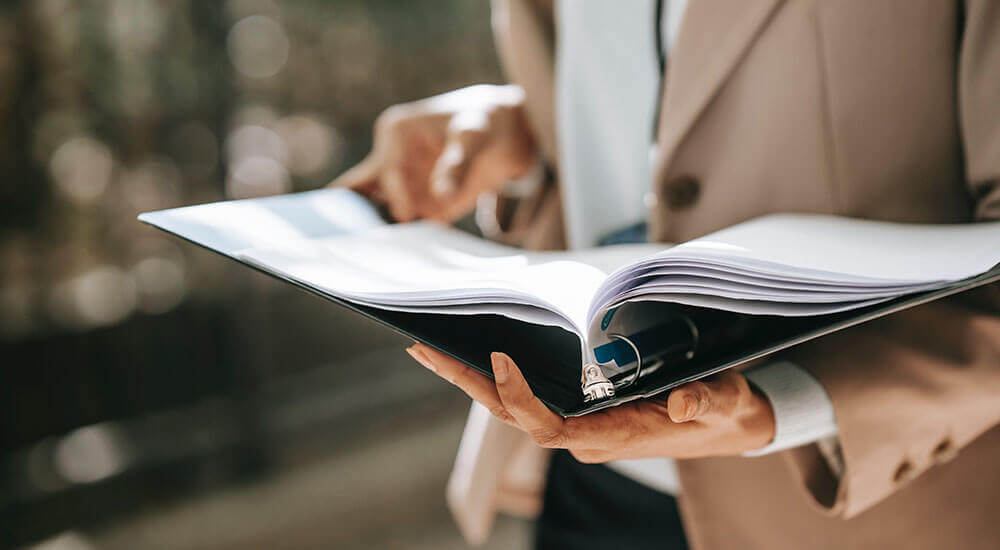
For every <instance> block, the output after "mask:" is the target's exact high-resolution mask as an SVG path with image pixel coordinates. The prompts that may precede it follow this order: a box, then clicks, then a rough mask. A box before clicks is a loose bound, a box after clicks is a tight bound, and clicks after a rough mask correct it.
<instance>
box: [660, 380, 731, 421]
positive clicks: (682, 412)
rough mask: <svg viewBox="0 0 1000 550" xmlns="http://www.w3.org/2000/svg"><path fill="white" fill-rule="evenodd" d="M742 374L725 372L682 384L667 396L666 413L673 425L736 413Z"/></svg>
mask: <svg viewBox="0 0 1000 550" xmlns="http://www.w3.org/2000/svg"><path fill="white" fill-rule="evenodd" d="M741 381H742V375H740V374H738V373H737V372H735V371H728V372H725V373H723V374H721V375H719V376H713V377H710V378H707V379H705V380H703V381H702V380H699V381H696V382H691V383H688V384H684V385H683V386H681V387H679V388H675V389H674V390H673V391H671V392H670V395H669V396H668V397H667V414H668V415H669V416H670V420H673V421H674V422H691V421H692V420H703V419H706V418H708V417H711V416H717V415H727V414H731V413H732V412H733V411H735V410H736V407H737V404H738V403H739V398H740V395H741V387H742V386H745V385H746V383H745V382H743V384H741V383H740V382H741Z"/></svg>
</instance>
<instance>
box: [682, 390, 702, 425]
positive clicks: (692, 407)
mask: <svg viewBox="0 0 1000 550" xmlns="http://www.w3.org/2000/svg"><path fill="white" fill-rule="evenodd" d="M698 401H699V400H698V398H697V397H695V396H693V395H685V396H684V416H683V417H682V418H681V421H682V422H687V421H688V420H691V419H692V418H694V415H695V414H697V413H698Z"/></svg>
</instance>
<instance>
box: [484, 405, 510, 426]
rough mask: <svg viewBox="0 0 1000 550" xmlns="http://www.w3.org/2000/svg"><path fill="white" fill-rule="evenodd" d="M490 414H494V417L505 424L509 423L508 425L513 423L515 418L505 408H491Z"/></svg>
mask: <svg viewBox="0 0 1000 550" xmlns="http://www.w3.org/2000/svg"><path fill="white" fill-rule="evenodd" d="M490 414H492V415H493V416H495V417H497V419H499V420H501V421H503V422H508V423H513V422H514V417H513V416H511V414H510V413H509V412H507V409H505V408H503V407H491V408H490Z"/></svg>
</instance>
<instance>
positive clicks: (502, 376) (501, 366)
mask: <svg viewBox="0 0 1000 550" xmlns="http://www.w3.org/2000/svg"><path fill="white" fill-rule="evenodd" d="M490 360H491V361H492V362H493V379H494V380H496V382H497V384H503V383H504V382H506V381H507V367H508V365H507V362H508V361H510V360H509V359H507V356H506V355H504V354H502V353H500V352H497V351H494V352H493V353H491V354H490Z"/></svg>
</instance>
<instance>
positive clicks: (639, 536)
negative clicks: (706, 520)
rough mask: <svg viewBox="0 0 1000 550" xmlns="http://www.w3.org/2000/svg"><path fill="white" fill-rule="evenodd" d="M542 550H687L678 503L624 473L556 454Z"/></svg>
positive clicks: (540, 535) (541, 529)
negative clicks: (592, 549)
mask: <svg viewBox="0 0 1000 550" xmlns="http://www.w3.org/2000/svg"><path fill="white" fill-rule="evenodd" d="M535 548H537V549H538V550H549V549H559V550H577V549H580V550H587V549H590V548H594V549H598V548H599V549H601V550H617V549H619V548H622V549H628V550H645V549H647V548H648V549H656V550H684V549H686V548H687V541H686V539H685V538H684V528H683V527H682V526H681V517H680V514H679V513H678V511H677V501H676V500H675V499H674V498H673V497H672V496H670V495H667V494H665V493H661V492H659V491H655V490H653V489H650V488H649V487H646V486H645V485H642V484H641V483H637V482H636V481H633V480H632V479H630V478H627V477H625V476H623V475H621V474H619V473H618V472H615V471H614V470H612V469H610V468H608V467H606V466H601V465H597V464H581V463H580V462H577V461H576V460H575V459H574V458H573V456H572V455H571V454H569V452H568V451H563V450H558V451H556V452H555V453H553V456H552V464H551V465H550V466H549V477H548V484H547V485H546V487H545V500H544V503H543V505H542V515H541V517H540V518H539V520H538V531H537V533H536V537H535Z"/></svg>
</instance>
